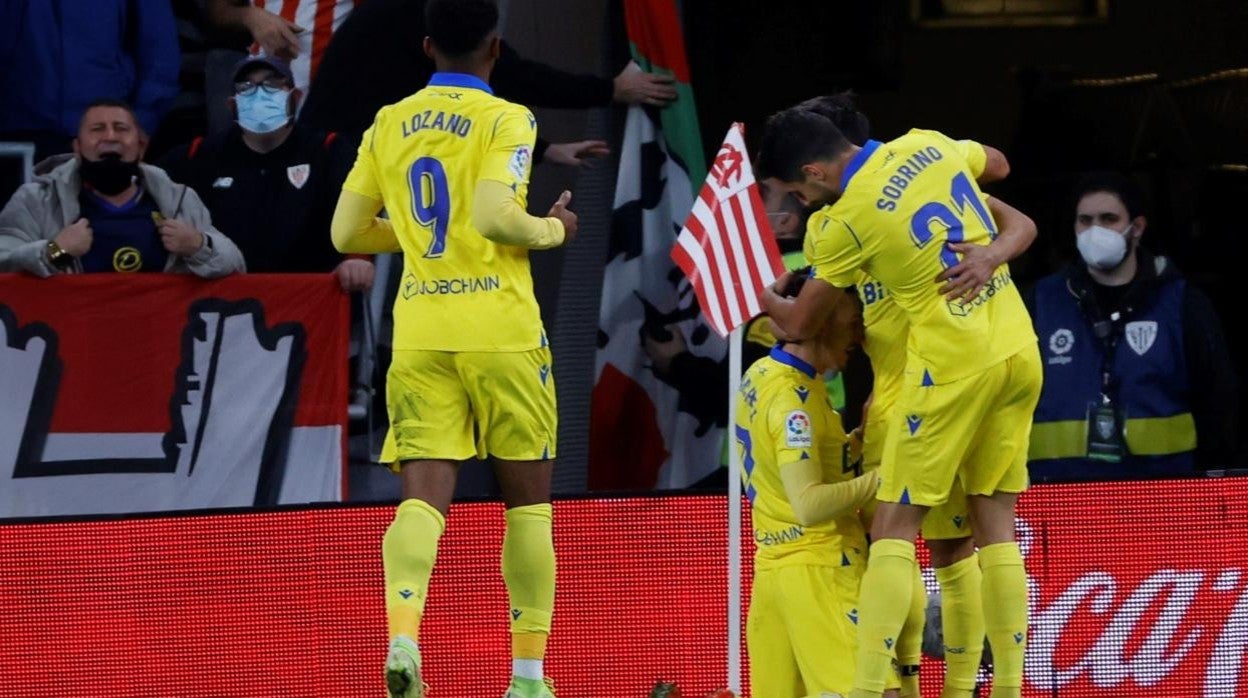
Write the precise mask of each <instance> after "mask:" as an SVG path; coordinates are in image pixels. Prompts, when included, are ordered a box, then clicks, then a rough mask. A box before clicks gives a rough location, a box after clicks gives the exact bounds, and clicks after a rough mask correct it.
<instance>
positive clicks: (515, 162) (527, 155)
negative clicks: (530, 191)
mask: <svg viewBox="0 0 1248 698" xmlns="http://www.w3.org/2000/svg"><path fill="white" fill-rule="evenodd" d="M532 160H533V150H532V149H531V148H529V146H527V145H522V146H520V147H519V148H516V152H514V153H512V154H511V162H509V163H507V169H508V170H510V171H511V173H512V174H513V175H515V176H516V179H528V177H529V163H530V162H532Z"/></svg>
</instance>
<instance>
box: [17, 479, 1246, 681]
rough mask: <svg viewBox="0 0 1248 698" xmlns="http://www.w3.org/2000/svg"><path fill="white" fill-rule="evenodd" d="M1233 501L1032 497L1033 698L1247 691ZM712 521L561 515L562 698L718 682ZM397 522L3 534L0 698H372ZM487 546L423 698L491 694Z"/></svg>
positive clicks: (81, 527) (499, 626) (489, 532)
mask: <svg viewBox="0 0 1248 698" xmlns="http://www.w3.org/2000/svg"><path fill="white" fill-rule="evenodd" d="M1246 495H1248V480H1238V479H1232V480H1210V481H1173V482H1154V483H1113V484H1100V485H1064V486H1039V487H1036V488H1035V489H1033V490H1032V492H1030V493H1029V494H1028V495H1026V496H1025V497H1024V500H1023V502H1024V503H1023V507H1022V511H1021V512H1020V520H1019V531H1020V540H1021V541H1022V543H1023V546H1024V548H1025V552H1026V560H1027V565H1028V572H1029V574H1030V576H1031V584H1032V592H1033V594H1032V599H1033V609H1032V618H1033V622H1032V634H1031V639H1030V648H1029V649H1030V654H1029V656H1028V665H1027V688H1026V689H1025V695H1026V696H1029V697H1033V698H1041V697H1049V696H1061V697H1065V698H1077V697H1082V696H1107V697H1108V696H1114V697H1116V698H1123V697H1134V696H1140V697H1144V696H1148V697H1150V698H1151V697H1153V696H1168V697H1189V696H1206V697H1230V696H1240V695H1245V694H1248V680H1246V676H1245V651H1246V650H1248V551H1246V550H1245V548H1244V546H1242V545H1240V544H1238V541H1239V540H1240V539H1241V538H1242V536H1243V535H1244V533H1245V529H1246V528H1248V505H1245V504H1244V502H1245V501H1248V496H1246ZM726 510H727V507H726V503H725V500H724V499H723V498H722V497H713V496H701V497H699V496H689V497H667V498H643V499H597V500H579V501H564V502H559V503H557V504H556V514H555V515H556V524H555V537H556V550H557V555H558V560H559V594H558V601H557V607H556V611H555V633H554V635H553V636H552V639H551V646H550V654H549V659H548V661H547V673H549V674H550V675H551V676H553V677H554V678H555V680H556V686H557V688H558V690H559V695H560V696H570V697H571V698H583V697H588V696H636V697H638V698H643V697H644V696H646V695H647V694H648V691H649V689H650V687H651V686H652V685H653V684H654V682H655V681H656V680H658V679H667V680H671V681H676V682H679V683H680V684H681V686H682V688H683V689H684V693H685V695H686V696H694V698H697V697H698V696H701V695H702V694H703V693H705V692H706V691H708V690H710V689H711V688H714V687H716V686H719V685H722V684H723V682H724V680H723V677H724V673H725V670H726V663H727V651H726V636H725V633H726V614H725V610H724V604H725V602H726V598H727V594H726V588H727V580H726V564H725V554H726V549H727V539H726V537H725V528H726V527H725V526H724V520H725V516H726ZM747 511H748V510H747ZM391 515H392V510H391V509H390V508H388V507H337V508H330V509H307V510H287V511H279V512H273V513H230V514H222V515H186V516H170V517H164V518H154V519H130V520H109V521H77V522H57V523H30V524H9V525H0V609H3V623H2V624H0V687H3V689H2V690H0V693H3V695H5V696H12V697H28V696H29V697H32V698H33V697H34V696H48V695H63V694H72V693H75V692H83V691H86V692H88V693H90V694H91V695H99V696H274V695H293V696H318V697H319V696H376V695H380V694H381V692H382V691H384V688H383V686H382V683H381V680H380V676H381V667H382V662H383V658H384V653H385V643H386V638H385V622H384V614H383V609H382V604H381V590H382V578H381V564H380V558H379V556H380V541H381V536H382V533H383V531H384V530H385V527H386V525H387V524H388V523H389V520H390V518H391ZM502 533H503V519H502V508H501V506H500V505H498V504H460V505H456V506H455V507H454V509H453V511H452V513H451V517H450V520H449V527H448V529H447V533H446V536H445V537H444V538H443V540H442V544H441V549H440V553H439V557H438V567H437V570H436V571H435V573H434V581H433V588H432V590H431V593H430V601H429V607H428V609H427V613H426V618H425V625H424V628H423V630H422V633H421V644H422V649H423V651H424V655H425V662H426V677H425V678H426V681H428V683H429V684H430V685H431V686H432V691H431V694H430V695H431V696H434V697H435V698H443V697H446V698H455V697H463V698H480V697H482V696H487V697H488V696H501V695H502V694H503V692H504V690H505V687H506V684H507V678H508V674H509V670H510V663H509V662H508V655H507V653H508V648H509V644H508V636H507V604H506V595H505V590H504V588H503V583H502V579H501V574H500V572H499V558H498V553H499V546H500V544H501V541H502ZM749 545H750V544H749V543H748V542H747V543H746V548H747V549H749ZM749 570H750V567H749V566H748V565H747V566H746V572H747V574H748V573H749ZM746 581H747V584H746V587H747V589H748V579H747V580H746ZM939 671H940V666H939V664H937V663H932V664H930V665H925V667H924V675H925V678H924V689H925V695H927V694H929V693H930V695H936V694H937V692H938V688H937V686H938V685H939ZM88 687H89V688H88ZM758 698H774V697H761V696H760V697H758Z"/></svg>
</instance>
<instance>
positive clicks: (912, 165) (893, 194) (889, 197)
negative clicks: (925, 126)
mask: <svg viewBox="0 0 1248 698" xmlns="http://www.w3.org/2000/svg"><path fill="white" fill-rule="evenodd" d="M944 157H945V155H944V153H941V152H940V150H939V149H938V148H936V146H933V145H929V146H926V147H924V148H923V149H921V150H919V151H918V152H916V153H914V154H913V155H911V156H910V157H908V158H906V160H905V162H903V163H902V164H901V165H899V166H898V167H897V174H895V175H893V176H892V177H889V178H888V181H889V183H888V184H886V185H884V188H883V189H881V190H880V193H881V194H883V195H884V196H883V198H880V199H876V201H875V207H876V208H878V209H880V210H881V211H896V210H897V199H900V198H901V195H902V193H903V192H904V191H905V190H906V187H908V186H910V182H911V181H913V180H914V178H915V177H918V176H919V173H920V172H922V171H923V170H925V169H927V166H928V165H930V164H932V163H933V162H936V161H937V160H943V159H944Z"/></svg>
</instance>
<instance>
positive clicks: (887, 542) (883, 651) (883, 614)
mask: <svg viewBox="0 0 1248 698" xmlns="http://www.w3.org/2000/svg"><path fill="white" fill-rule="evenodd" d="M916 565H917V563H916V562H915V559H914V543H911V542H908V541H904V540H898V539H895V538H885V539H883V540H878V541H876V542H874V543H872V544H871V552H870V555H869V556H868V558H867V571H866V574H864V575H863V577H862V585H861V589H862V592H861V595H860V598H859V600H858V612H859V621H858V661H857V665H856V670H855V675H854V691H853V693H850V694H849V695H850V698H879V696H880V695H882V694H883V692H884V687H885V684H886V682H887V679H888V676H889V674H890V673H892V672H893V657H894V655H895V653H896V651H897V637H898V635H899V634H900V633H901V629H902V626H904V625H905V622H906V616H907V615H909V613H910V600H911V598H912V597H913V596H914V592H915V587H914V568H915V567H916Z"/></svg>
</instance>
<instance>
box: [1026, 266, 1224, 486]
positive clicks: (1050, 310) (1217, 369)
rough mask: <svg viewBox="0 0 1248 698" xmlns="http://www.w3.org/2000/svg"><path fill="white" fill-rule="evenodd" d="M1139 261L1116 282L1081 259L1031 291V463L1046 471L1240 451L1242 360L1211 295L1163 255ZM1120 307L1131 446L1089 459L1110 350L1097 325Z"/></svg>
mask: <svg viewBox="0 0 1248 698" xmlns="http://www.w3.org/2000/svg"><path fill="white" fill-rule="evenodd" d="M1139 265H1140V267H1139V268H1140V271H1139V272H1138V273H1137V275H1136V278H1135V279H1134V280H1133V281H1132V282H1131V283H1130V284H1128V285H1127V286H1125V287H1119V288H1118V289H1117V290H1116V292H1111V291H1113V290H1112V289H1106V288H1104V287H1100V286H1098V285H1097V284H1096V283H1095V282H1094V281H1093V280H1092V279H1091V277H1090V276H1089V275H1088V272H1087V269H1086V268H1085V267H1083V266H1082V265H1072V266H1071V267H1069V268H1067V269H1066V270H1064V271H1062V272H1060V273H1058V274H1054V275H1053V276H1050V277H1047V278H1045V279H1042V280H1041V281H1040V282H1039V283H1037V284H1036V287H1035V289H1034V291H1033V293H1032V294H1031V295H1030V297H1029V298H1028V300H1029V304H1028V305H1029V309H1030V311H1031V314H1032V319H1033V321H1034V322H1035V326H1036V334H1037V336H1038V337H1039V339H1040V345H1041V346H1040V349H1041V352H1040V353H1041V357H1042V359H1043V360H1044V364H1045V365H1044V391H1043V393H1042V394H1041V398H1040V404H1039V405H1038V406H1037V408H1036V415H1035V428H1034V430H1033V432H1032V443H1031V472H1032V475H1033V477H1035V478H1039V479H1059V480H1067V479H1106V478H1124V477H1125V478H1132V477H1150V476H1158V475H1178V474H1183V473H1191V472H1193V471H1194V470H1195V466H1196V465H1202V466H1204V467H1227V466H1229V465H1232V463H1231V462H1230V461H1231V460H1232V458H1233V456H1234V451H1235V424H1236V412H1237V408H1238V405H1237V402H1238V401H1237V399H1236V397H1237V396H1236V394H1235V389H1234V387H1233V386H1234V385H1235V383H1236V381H1235V377H1234V373H1235V372H1234V369H1233V367H1232V365H1231V362H1230V359H1229V356H1228V353H1227V350H1226V345H1225V343H1224V341H1223V340H1222V333H1221V330H1220V327H1219V323H1218V320H1217V317H1216V315H1214V313H1213V309H1212V307H1211V304H1210V303H1209V300H1208V299H1207V298H1206V297H1205V296H1204V294H1202V293H1200V292H1199V291H1197V290H1195V289H1194V288H1192V287H1191V285H1190V284H1188V283H1187V282H1186V281H1185V280H1184V279H1183V278H1182V277H1181V276H1180V275H1179V274H1178V272H1177V271H1176V270H1175V269H1174V267H1173V265H1172V264H1169V263H1168V261H1167V260H1165V259H1164V258H1154V257H1153V256H1152V255H1150V254H1148V253H1147V252H1144V251H1141V252H1140V255H1139ZM1115 312H1117V313H1120V314H1121V316H1122V321H1121V322H1119V323H1118V329H1117V331H1116V332H1114V333H1111V334H1116V335H1117V336H1118V340H1117V342H1116V346H1115V350H1114V356H1113V360H1112V364H1113V377H1114V385H1112V386H1111V388H1110V392H1111V394H1112V395H1113V397H1114V399H1115V400H1116V402H1117V404H1118V405H1119V407H1120V408H1122V409H1123V411H1124V412H1125V417H1126V441H1127V446H1128V448H1129V450H1130V453H1131V455H1130V456H1128V457H1127V459H1126V460H1125V461H1124V462H1123V463H1121V464H1117V465H1115V464H1106V463H1101V462H1097V461H1090V460H1088V459H1086V458H1083V457H1082V455H1083V454H1084V453H1085V448H1086V429H1087V427H1086V425H1087V415H1088V406H1089V404H1091V403H1098V402H1099V397H1100V393H1101V386H1100V383H1101V371H1102V367H1103V362H1104V359H1105V354H1104V350H1103V345H1102V343H1101V341H1099V340H1098V338H1097V333H1096V331H1095V329H1094V326H1096V325H1097V324H1098V323H1104V326H1105V327H1106V328H1110V327H1113V326H1114V325H1113V323H1110V322H1109V318H1110V315H1111V314H1113V313H1115Z"/></svg>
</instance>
